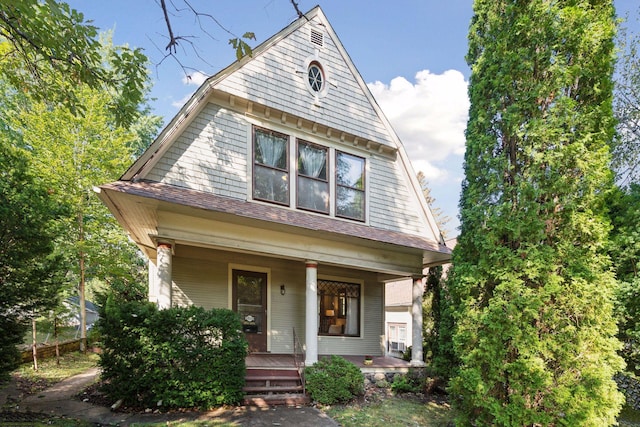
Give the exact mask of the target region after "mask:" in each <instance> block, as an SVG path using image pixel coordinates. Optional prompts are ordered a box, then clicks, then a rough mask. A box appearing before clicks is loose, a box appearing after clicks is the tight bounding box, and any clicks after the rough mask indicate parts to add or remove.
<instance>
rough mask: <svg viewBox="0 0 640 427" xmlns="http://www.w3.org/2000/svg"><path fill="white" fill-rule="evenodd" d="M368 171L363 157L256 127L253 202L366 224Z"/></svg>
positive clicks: (254, 135) (254, 130) (254, 137)
mask: <svg viewBox="0 0 640 427" xmlns="http://www.w3.org/2000/svg"><path fill="white" fill-rule="evenodd" d="M290 150H295V153H292V154H291V156H290ZM291 163H293V166H291ZM365 171H366V161H365V159H364V158H363V157H359V156H356V155H354V154H349V153H345V152H342V151H339V150H335V149H329V148H328V147H325V146H322V145H319V144H316V143H312V142H309V141H305V140H302V139H298V138H291V137H289V136H288V135H285V134H283V133H280V132H275V131H272V130H269V129H264V128H260V127H257V126H254V127H253V199H254V200H260V201H264V202H270V203H276V204H279V205H283V206H291V203H294V204H295V207H296V208H297V209H302V210H306V211H311V212H316V213H321V214H326V215H329V214H331V215H332V216H336V217H339V218H346V219H351V220H356V221H362V222H364V221H365V220H366V214H365V212H366V206H365V200H366V185H365ZM292 173H293V174H295V175H294V177H295V179H294V180H293V181H291V177H290V175H291V174H292ZM291 182H292V184H290V183H291ZM292 186H293V188H291V187H292ZM292 194H293V196H292ZM293 199H295V201H293V202H292V200H293Z"/></svg>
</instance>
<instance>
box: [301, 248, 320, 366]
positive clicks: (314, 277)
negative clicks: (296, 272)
mask: <svg viewBox="0 0 640 427" xmlns="http://www.w3.org/2000/svg"><path fill="white" fill-rule="evenodd" d="M306 267H307V280H306V284H307V285H306V305H305V313H306V317H305V320H306V322H305V340H306V347H307V351H306V357H305V361H304V364H305V365H306V366H311V365H313V364H314V363H316V362H317V361H318V263H317V262H315V261H307V262H306Z"/></svg>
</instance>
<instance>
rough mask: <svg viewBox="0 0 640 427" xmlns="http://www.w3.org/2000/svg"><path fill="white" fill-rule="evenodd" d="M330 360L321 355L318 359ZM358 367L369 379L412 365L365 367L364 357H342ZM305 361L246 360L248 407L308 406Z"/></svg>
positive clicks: (381, 362)
mask: <svg viewBox="0 0 640 427" xmlns="http://www.w3.org/2000/svg"><path fill="white" fill-rule="evenodd" d="M323 357H329V356H328V355H320V356H319V358H320V359H322V358H323ZM341 357H344V358H345V359H346V360H348V361H349V362H351V363H353V364H354V365H356V366H357V367H358V368H360V370H361V371H362V373H363V374H364V375H366V376H371V375H375V374H389V373H407V372H408V371H409V369H410V368H411V364H410V363H409V362H406V361H404V360H401V359H396V358H394V357H385V356H374V357H373V359H372V363H371V364H368V365H365V364H364V360H365V356H341ZM303 359H304V357H303V356H301V355H298V356H297V360H296V356H295V355H293V354H270V353H251V354H249V355H248V356H247V357H246V359H245V363H246V366H247V375H246V378H245V387H244V392H245V398H244V404H245V405H254V406H260V407H266V406H269V405H287V406H295V405H300V404H306V403H309V396H307V394H306V390H305V386H304V376H303V375H302V373H303V370H304V360H303Z"/></svg>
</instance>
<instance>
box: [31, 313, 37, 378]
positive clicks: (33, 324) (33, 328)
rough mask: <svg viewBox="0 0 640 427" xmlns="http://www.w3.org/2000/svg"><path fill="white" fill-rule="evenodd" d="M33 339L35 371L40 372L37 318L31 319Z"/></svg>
mask: <svg viewBox="0 0 640 427" xmlns="http://www.w3.org/2000/svg"><path fill="white" fill-rule="evenodd" d="M31 338H32V343H33V344H32V349H33V370H34V371H37V370H38V341H37V338H36V318H35V316H34V317H33V319H31Z"/></svg>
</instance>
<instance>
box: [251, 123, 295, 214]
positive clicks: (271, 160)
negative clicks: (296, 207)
mask: <svg viewBox="0 0 640 427" xmlns="http://www.w3.org/2000/svg"><path fill="white" fill-rule="evenodd" d="M253 197H254V198H255V199H259V200H265V201H268V202H274V203H278V204H282V205H287V206H288V205H289V137H288V136H287V135H284V134H281V133H278V132H273V131H270V130H266V129H260V128H254V131H253Z"/></svg>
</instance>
